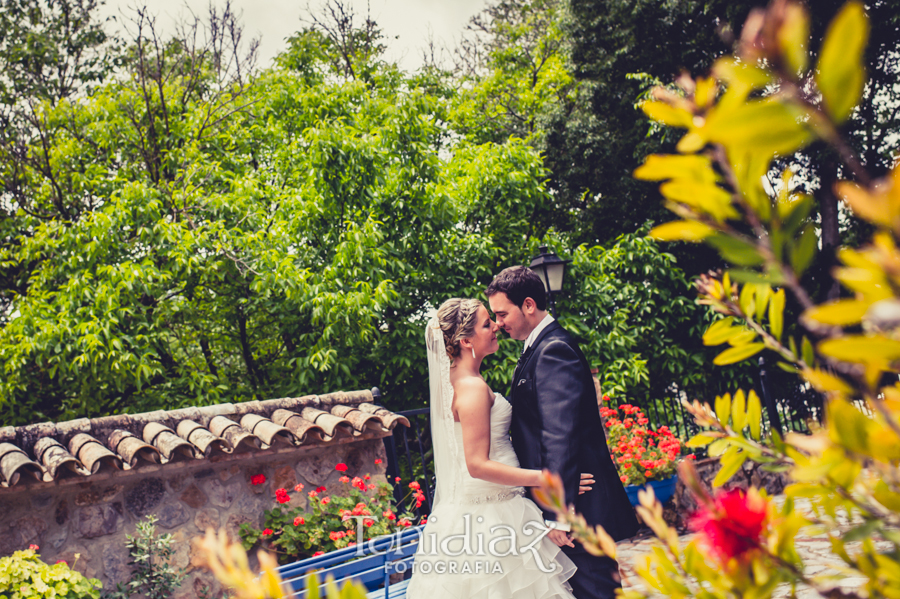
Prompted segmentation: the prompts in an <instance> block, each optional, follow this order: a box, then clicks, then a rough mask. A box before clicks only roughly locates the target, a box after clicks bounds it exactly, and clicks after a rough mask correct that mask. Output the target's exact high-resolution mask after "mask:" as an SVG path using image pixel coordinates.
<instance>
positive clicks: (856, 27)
mask: <svg viewBox="0 0 900 599" xmlns="http://www.w3.org/2000/svg"><path fill="white" fill-rule="evenodd" d="M868 39H869V21H868V19H867V18H866V13H865V8H864V7H863V4H862V3H861V2H848V3H847V4H845V5H844V8H843V9H841V12H840V13H838V15H837V16H836V17H835V18H834V20H833V21H832V22H831V24H830V25H829V27H828V33H827V34H826V36H825V41H824V43H823V44H822V50H821V52H820V55H819V64H818V66H817V72H816V83H817V84H818V86H819V91H821V92H822V101H823V102H824V104H825V109H826V110H827V112H828V114H829V115H830V116H831V118H833V119H834V120H835V121H836V122H838V123H841V122H843V121H844V120H846V118H847V117H848V116H850V113H851V112H852V111H853V107H854V106H856V102H857V101H859V97H860V95H861V94H862V90H863V86H864V84H865V81H866V69H865V67H864V66H863V52H864V50H865V48H866V42H867V41H868Z"/></svg>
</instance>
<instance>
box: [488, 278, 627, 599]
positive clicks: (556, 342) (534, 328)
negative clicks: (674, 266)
mask: <svg viewBox="0 0 900 599" xmlns="http://www.w3.org/2000/svg"><path fill="white" fill-rule="evenodd" d="M485 293H486V294H487V296H488V303H489V304H490V306H491V310H492V311H493V312H494V315H495V316H496V319H497V324H498V325H499V326H500V327H501V328H502V329H503V330H505V331H506V332H507V333H509V336H510V337H512V338H513V339H516V340H518V341H524V342H525V348H524V352H523V353H522V357H521V358H519V363H518V365H517V366H516V371H515V375H514V376H513V381H512V392H511V393H510V396H509V397H510V403H512V407H513V414H512V424H511V429H512V430H511V433H510V434H511V437H512V443H513V447H514V448H515V450H516V455H517V456H518V458H519V463H520V465H521V467H522V468H529V469H544V468H546V469H548V470H550V471H552V472H555V473H557V474H559V475H560V476H561V477H562V481H563V485H564V487H565V491H566V500H567V501H568V502H569V503H574V504H575V511H577V512H579V513H581V514H582V515H583V516H584V517H585V519H586V520H587V522H588V524H590V525H591V526H596V525H597V524H600V525H602V526H603V528H604V529H606V532H607V533H609V534H610V535H611V536H612V538H613V539H615V540H616V541H619V540H621V539H625V538H628V537H631V536H633V535H634V534H635V533H636V532H637V529H638V524H637V520H636V519H635V517H634V511H633V509H632V507H631V504H630V503H629V501H628V496H627V495H626V494H625V489H624V488H623V487H622V483H621V481H620V480H619V474H618V472H617V471H616V467H615V465H614V464H613V461H612V458H611V457H610V455H609V448H608V447H607V445H606V435H605V434H604V432H603V424H602V423H601V421H600V414H599V411H598V408H597V395H596V391H595V388H594V382H593V379H592V377H591V372H590V367H589V366H588V363H587V360H586V359H585V357H584V354H582V353H581V350H580V349H579V348H578V344H577V343H576V342H575V340H574V339H572V336H571V335H569V333H567V332H566V331H565V329H563V328H562V327H561V326H560V325H559V323H557V322H556V320H554V318H553V317H552V316H551V315H550V314H548V313H547V299H546V293H545V291H544V284H543V283H542V282H541V280H540V278H539V277H538V276H537V275H536V274H535V273H534V272H532V271H531V269H529V268H526V267H524V266H513V267H510V268H507V269H505V270H503V271H502V272H500V274H498V275H497V276H496V277H494V280H493V281H492V282H491V284H490V285H489V286H488V288H487V290H486V291H485ZM581 472H588V473H591V474H593V475H594V478H595V479H596V481H597V482H596V484H595V485H594V487H593V489H592V490H591V491H588V492H587V493H584V494H582V495H578V481H579V477H580V473H581ZM573 499H574V501H573ZM544 517H545V518H546V519H547V520H548V521H552V524H551V527H553V528H554V530H552V531H551V532H550V534H549V535H548V536H550V538H551V539H552V540H554V541H555V542H556V543H557V545H560V546H563V545H566V546H563V551H565V553H566V555H568V556H569V558H570V559H571V560H572V561H573V562H575V565H576V566H577V567H578V571H577V572H576V573H575V576H574V577H572V578H571V579H570V580H569V583H570V584H571V585H572V589H573V591H574V594H575V597H577V599H593V598H608V597H609V598H611V597H614V596H615V589H617V588H620V587H621V581H620V579H619V566H618V563H617V562H616V561H615V560H613V559H612V558H609V557H606V556H604V557H595V556H592V555H591V554H589V553H588V552H587V551H586V550H585V549H584V547H583V546H582V545H581V544H580V543H578V542H574V543H573V542H571V540H570V539H569V537H568V535H567V533H566V532H564V531H563V530H561V525H558V524H557V523H556V522H555V520H556V516H555V515H554V514H553V512H551V511H549V510H545V511H544ZM554 525H555V526H554Z"/></svg>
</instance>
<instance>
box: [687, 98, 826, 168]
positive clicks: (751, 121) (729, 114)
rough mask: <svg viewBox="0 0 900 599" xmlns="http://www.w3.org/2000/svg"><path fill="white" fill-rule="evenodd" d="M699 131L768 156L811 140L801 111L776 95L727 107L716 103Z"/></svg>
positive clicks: (737, 146) (798, 146) (795, 148)
mask: <svg viewBox="0 0 900 599" xmlns="http://www.w3.org/2000/svg"><path fill="white" fill-rule="evenodd" d="M699 133H700V134H701V135H702V136H703V137H705V138H706V139H707V140H709V141H711V142H716V143H720V144H722V145H723V146H725V147H726V148H740V149H741V151H749V152H758V153H760V154H762V155H765V156H768V157H771V156H772V155H774V154H789V153H791V152H794V151H796V150H798V149H800V148H801V147H803V146H804V145H806V144H807V143H808V142H809V141H810V140H811V139H812V133H811V131H810V129H809V127H808V126H807V125H806V114H805V113H804V112H803V110H801V109H800V108H798V107H796V106H794V105H792V104H787V103H785V102H782V101H780V100H779V99H777V98H764V99H761V100H750V101H748V102H745V103H743V104H740V105H737V106H735V107H734V108H731V109H725V108H724V107H722V105H721V104H720V105H719V106H718V107H716V108H714V109H713V110H711V111H710V114H709V115H708V117H707V119H706V123H705V125H704V126H703V127H701V128H699Z"/></svg>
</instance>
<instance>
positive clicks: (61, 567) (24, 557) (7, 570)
mask: <svg viewBox="0 0 900 599" xmlns="http://www.w3.org/2000/svg"><path fill="white" fill-rule="evenodd" d="M38 551H39V548H38V546H37V545H31V546H30V547H29V548H28V549H26V550H25V551H16V552H15V553H13V554H12V555H11V556H8V557H2V558H0V597H4V598H9V599H42V598H44V597H56V598H58V599H88V598H90V599H99V597H100V589H101V588H102V587H103V585H102V584H101V583H100V581H99V580H97V579H96V578H87V577H85V576H83V575H82V574H81V573H80V572H77V571H75V570H73V569H71V568H70V567H69V565H68V564H67V563H66V562H64V561H62V560H60V561H58V562H56V563H55V564H53V565H52V566H51V565H49V564H46V563H44V562H43V561H41V559H40V555H39V554H38ZM78 557H79V554H77V553H76V554H75V560H76V562H77V561H78ZM72 565H73V566H74V565H75V564H72Z"/></svg>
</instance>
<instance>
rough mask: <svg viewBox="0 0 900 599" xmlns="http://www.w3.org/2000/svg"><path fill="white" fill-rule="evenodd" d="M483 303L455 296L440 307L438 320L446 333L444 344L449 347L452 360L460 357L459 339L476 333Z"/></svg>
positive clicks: (448, 352) (448, 350) (448, 351)
mask: <svg viewBox="0 0 900 599" xmlns="http://www.w3.org/2000/svg"><path fill="white" fill-rule="evenodd" d="M482 305H483V304H482V303H481V302H480V301H479V300H477V299H460V298H458V297H454V298H452V299H448V300H447V301H446V302H444V303H443V304H441V307H440V308H438V311H437V321H438V325H439V326H440V327H441V332H442V333H443V334H444V346H445V347H446V348H447V356H449V358H450V360H455V359H456V358H457V357H459V352H460V345H459V340H460V339H465V338H466V337H471V336H472V335H473V334H474V333H475V322H476V320H477V318H476V317H477V316H478V308H480V307H482Z"/></svg>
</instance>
